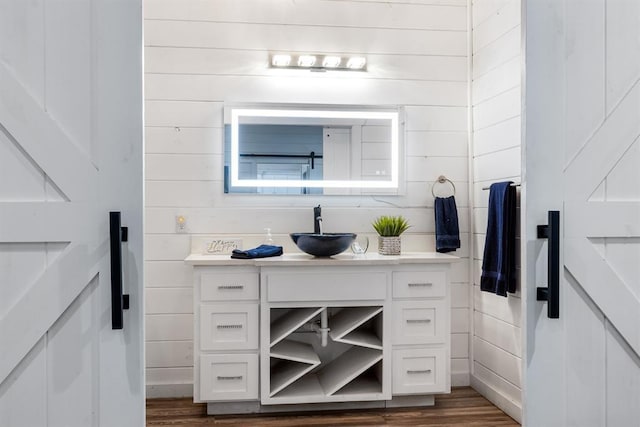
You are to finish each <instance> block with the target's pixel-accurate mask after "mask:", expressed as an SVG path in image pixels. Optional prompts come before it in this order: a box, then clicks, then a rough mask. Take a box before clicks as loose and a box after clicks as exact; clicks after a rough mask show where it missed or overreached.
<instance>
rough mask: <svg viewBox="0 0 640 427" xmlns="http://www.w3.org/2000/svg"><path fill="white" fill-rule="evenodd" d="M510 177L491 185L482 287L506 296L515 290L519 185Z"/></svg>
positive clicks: (484, 289) (481, 278) (487, 290)
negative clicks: (515, 185)
mask: <svg viewBox="0 0 640 427" xmlns="http://www.w3.org/2000/svg"><path fill="white" fill-rule="evenodd" d="M511 184H512V182H511V181H507V182H497V183H495V184H491V187H490V188H489V212H488V218H487V235H486V238H485V241H484V257H483V259H482V275H481V277H480V289H481V290H483V291H486V292H492V293H495V294H497V295H501V296H503V297H506V296H507V292H512V293H513V292H515V291H516V188H515V187H514V186H512V185H511Z"/></svg>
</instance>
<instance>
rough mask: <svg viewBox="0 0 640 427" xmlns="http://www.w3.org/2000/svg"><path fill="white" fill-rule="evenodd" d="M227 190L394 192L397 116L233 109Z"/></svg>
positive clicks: (228, 138) (378, 112)
mask: <svg viewBox="0 0 640 427" xmlns="http://www.w3.org/2000/svg"><path fill="white" fill-rule="evenodd" d="M225 116H228V118H229V120H228V123H226V124H225V192H230V193H258V194H327V195H329V194H330V195H334V194H361V192H363V189H366V192H367V193H368V194H374V193H376V189H380V190H385V191H383V192H384V193H385V194H389V190H390V189H391V190H393V189H397V187H398V175H399V170H398V169H399V165H398V163H399V155H398V146H399V142H398V140H399V128H398V111H397V110H395V111H390V110H386V111H381V110H376V111H363V110H314V109H304V108H300V109H245V108H231V109H229V110H228V113H227V114H225Z"/></svg>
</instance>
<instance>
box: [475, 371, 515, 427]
mask: <svg viewBox="0 0 640 427" xmlns="http://www.w3.org/2000/svg"><path fill="white" fill-rule="evenodd" d="M471 388H473V389H474V390H475V391H477V392H478V393H480V394H481V395H482V396H483V397H484V398H486V399H487V400H488V401H490V402H491V403H493V404H494V405H496V406H497V407H498V408H500V409H501V410H502V411H503V412H504V413H505V414H507V415H509V416H510V417H511V418H513V419H514V420H516V421H517V422H518V423H519V424H522V406H521V405H519V404H518V403H516V402H514V401H513V400H512V399H510V398H508V397H507V396H505V395H503V394H502V393H500V392H499V391H498V390H496V389H495V388H493V387H491V385H489V384H487V383H486V382H484V381H482V380H481V379H479V378H477V377H475V376H473V375H471Z"/></svg>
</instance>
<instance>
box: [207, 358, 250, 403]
mask: <svg viewBox="0 0 640 427" xmlns="http://www.w3.org/2000/svg"><path fill="white" fill-rule="evenodd" d="M257 398H258V355H257V354H204V355H202V356H200V399H201V400H208V401H216V400H217V401H225V400H253V399H257Z"/></svg>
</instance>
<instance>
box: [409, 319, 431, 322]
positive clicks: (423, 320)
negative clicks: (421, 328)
mask: <svg viewBox="0 0 640 427" xmlns="http://www.w3.org/2000/svg"><path fill="white" fill-rule="evenodd" d="M429 322H431V319H407V323H429Z"/></svg>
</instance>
